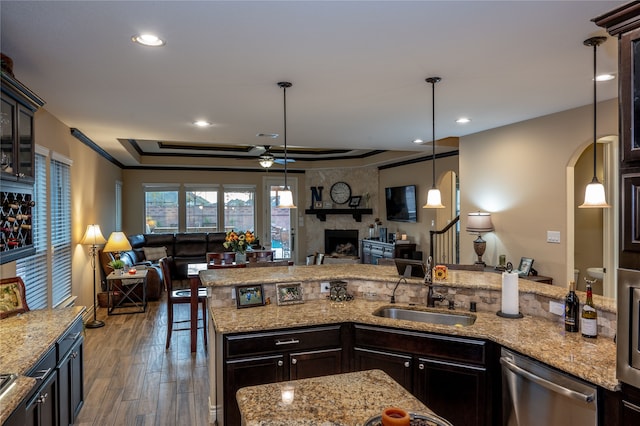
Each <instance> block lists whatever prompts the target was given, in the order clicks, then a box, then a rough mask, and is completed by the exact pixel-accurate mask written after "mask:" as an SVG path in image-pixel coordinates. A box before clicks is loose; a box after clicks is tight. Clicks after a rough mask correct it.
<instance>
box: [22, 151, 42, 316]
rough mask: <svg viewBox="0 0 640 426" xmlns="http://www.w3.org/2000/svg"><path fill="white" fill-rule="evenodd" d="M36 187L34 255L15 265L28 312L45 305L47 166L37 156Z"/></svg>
mask: <svg viewBox="0 0 640 426" xmlns="http://www.w3.org/2000/svg"><path fill="white" fill-rule="evenodd" d="M35 157H36V164H35V172H34V173H35V185H34V189H33V190H34V192H33V199H34V200H35V202H36V205H35V207H34V209H35V212H34V217H33V244H34V246H35V248H36V252H35V254H33V255H31V256H29V257H26V258H22V259H20V260H18V261H17V262H16V273H17V275H18V276H19V277H21V278H22V280H23V281H24V284H25V287H26V290H27V305H28V306H29V309H44V308H46V307H47V306H48V303H47V282H48V277H47V273H48V270H49V268H48V266H49V263H48V262H47V247H48V244H47V238H48V237H47V226H46V225H47V164H46V157H45V156H44V155H42V154H38V153H36V155H35Z"/></svg>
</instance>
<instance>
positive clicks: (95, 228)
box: [80, 225, 107, 328]
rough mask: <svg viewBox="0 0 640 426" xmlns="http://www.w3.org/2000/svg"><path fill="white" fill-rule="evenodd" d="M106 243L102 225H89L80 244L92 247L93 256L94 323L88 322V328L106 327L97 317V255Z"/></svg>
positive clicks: (91, 253) (90, 252)
mask: <svg viewBox="0 0 640 426" xmlns="http://www.w3.org/2000/svg"><path fill="white" fill-rule="evenodd" d="M106 242H107V240H105V239H104V237H103V236H102V231H100V225H87V230H86V231H85V232H84V236H83V237H82V240H81V241H80V244H84V245H90V246H91V249H90V251H89V254H90V255H91V268H93V321H88V322H87V323H86V324H85V326H86V327H87V328H100V327H104V322H103V321H98V319H97V317H96V311H97V308H98V302H97V301H96V255H97V254H98V246H99V245H102V244H104V243H106Z"/></svg>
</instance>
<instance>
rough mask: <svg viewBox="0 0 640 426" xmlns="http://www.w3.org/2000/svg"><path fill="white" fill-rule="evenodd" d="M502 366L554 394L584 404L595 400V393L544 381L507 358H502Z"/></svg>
mask: <svg viewBox="0 0 640 426" xmlns="http://www.w3.org/2000/svg"><path fill="white" fill-rule="evenodd" d="M500 364H502V365H503V366H505V367H506V368H508V369H509V370H511V371H512V372H514V373H515V374H519V375H521V376H524V377H526V378H527V379H529V380H531V381H532V382H535V383H537V384H539V385H540V386H543V387H545V388H547V389H549V390H551V391H553V392H556V393H559V394H561V395H564V396H567V397H569V398H573V399H577V400H578V401H582V402H587V403H589V402H593V401H594V400H595V395H594V394H593V393H590V394H584V393H582V392H578V391H575V390H573V389H569V388H566V387H564V386H560V385H559V384H557V383H553V382H551V381H549V380H547V379H543V378H542V377H539V376H536V375H535V374H533V373H531V372H530V371H527V370H525V369H524V368H521V367H518V366H517V365H515V364H513V363H512V362H511V361H509V359H508V358H505V357H501V358H500Z"/></svg>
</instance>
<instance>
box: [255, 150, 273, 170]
mask: <svg viewBox="0 0 640 426" xmlns="http://www.w3.org/2000/svg"><path fill="white" fill-rule="evenodd" d="M270 148H271V145H265V146H264V154H262V155H261V156H260V158H258V163H260V166H262V167H263V168H265V169H268V168H270V167H271V166H273V163H274V162H275V161H276V159H275V158H274V156H273V154H271V151H270Z"/></svg>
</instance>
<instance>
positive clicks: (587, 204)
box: [578, 176, 611, 209]
mask: <svg viewBox="0 0 640 426" xmlns="http://www.w3.org/2000/svg"><path fill="white" fill-rule="evenodd" d="M609 207H611V206H610V205H609V204H607V199H606V196H605V193H604V185H603V184H601V183H600V182H599V181H598V178H597V177H595V176H594V177H593V180H592V181H591V183H590V184H588V185H587V188H586V189H585V191H584V203H583V204H582V205H581V206H578V208H580V209H603V208H604V209H606V208H609Z"/></svg>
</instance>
